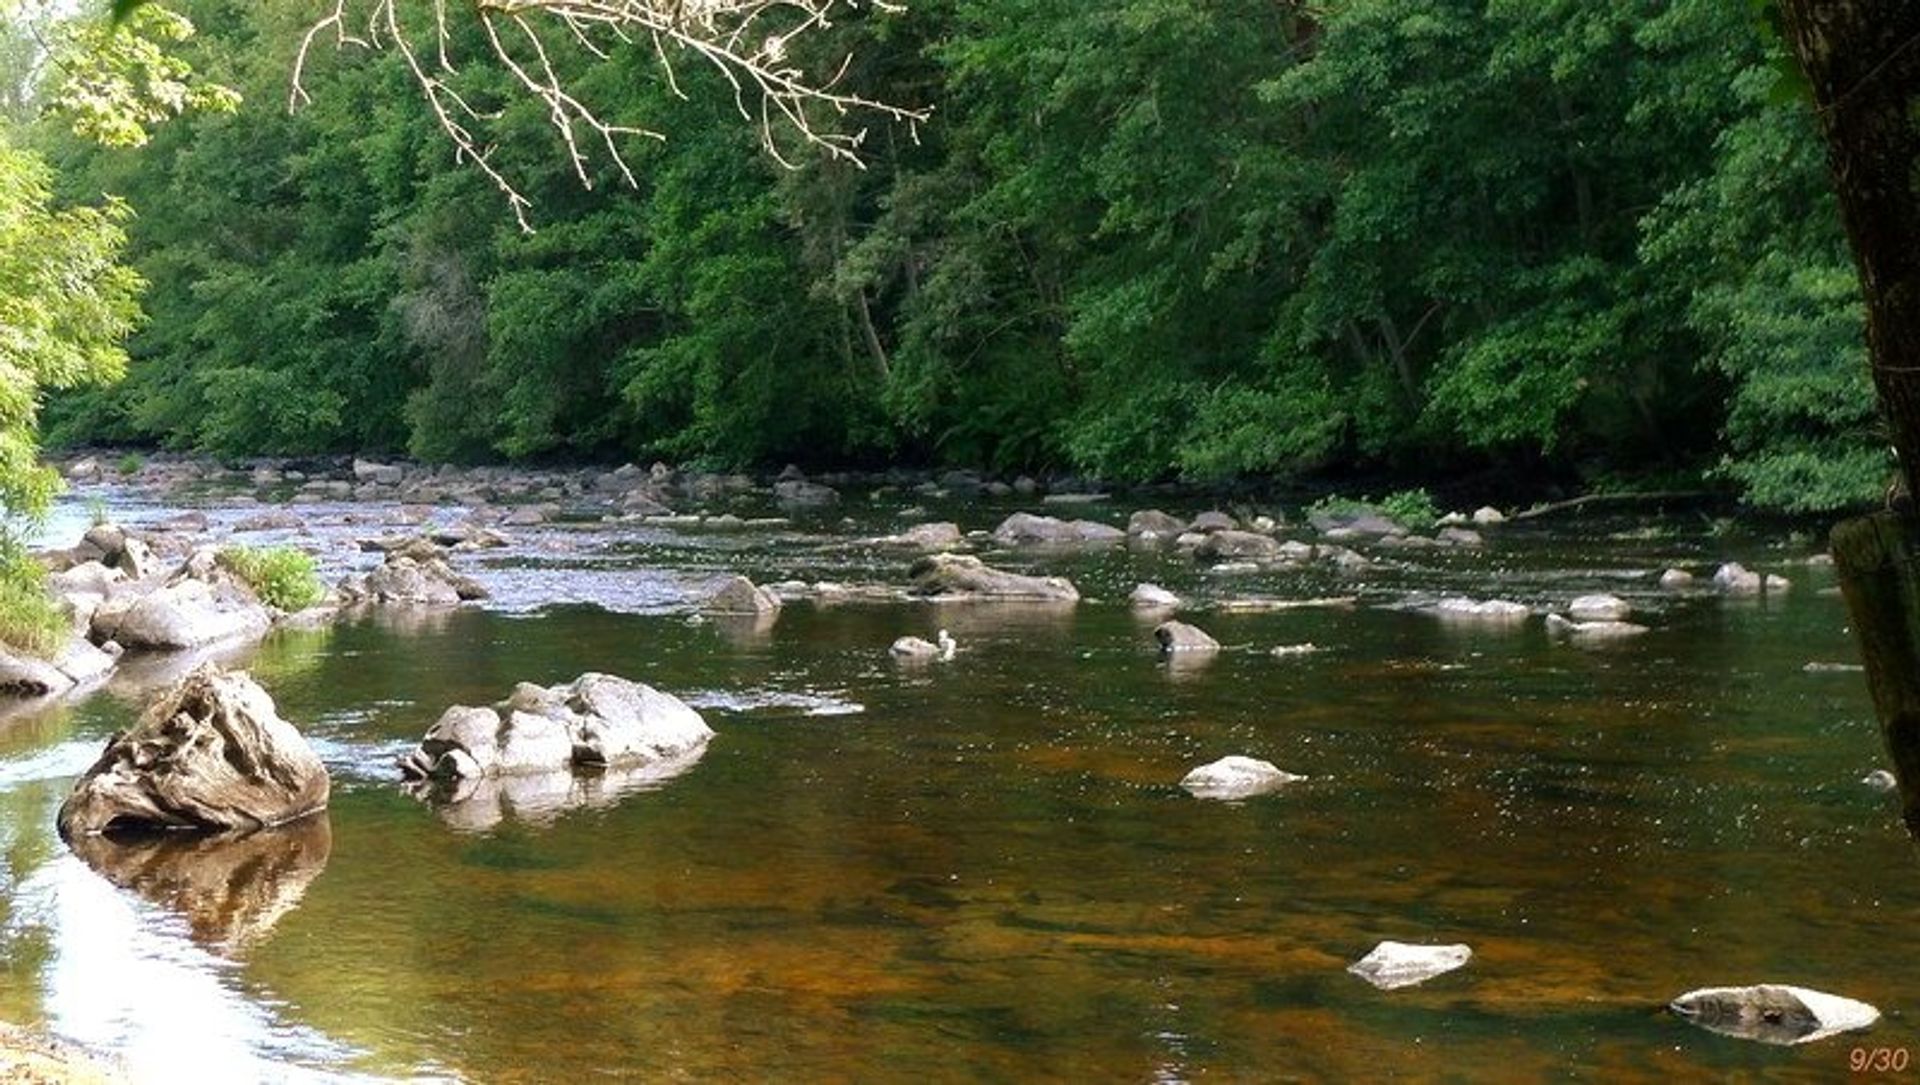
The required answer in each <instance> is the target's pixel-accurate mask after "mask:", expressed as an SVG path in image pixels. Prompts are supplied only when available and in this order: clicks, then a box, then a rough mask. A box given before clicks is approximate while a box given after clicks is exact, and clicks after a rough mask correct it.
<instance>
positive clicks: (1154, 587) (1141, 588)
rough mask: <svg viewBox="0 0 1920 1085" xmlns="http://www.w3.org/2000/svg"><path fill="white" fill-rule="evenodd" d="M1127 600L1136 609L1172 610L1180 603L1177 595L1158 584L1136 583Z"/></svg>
mask: <svg viewBox="0 0 1920 1085" xmlns="http://www.w3.org/2000/svg"><path fill="white" fill-rule="evenodd" d="M1127 602H1128V603H1130V604H1132V605H1133V606H1134V608H1136V609H1138V610H1173V609H1176V608H1177V607H1179V606H1180V605H1181V602H1180V597H1179V596H1177V595H1175V594H1173V593H1172V592H1170V591H1168V590H1167V589H1165V588H1163V587H1161V586H1160V585H1158V584H1140V585H1137V586H1136V587H1135V588H1134V589H1133V594H1132V595H1129V596H1127Z"/></svg>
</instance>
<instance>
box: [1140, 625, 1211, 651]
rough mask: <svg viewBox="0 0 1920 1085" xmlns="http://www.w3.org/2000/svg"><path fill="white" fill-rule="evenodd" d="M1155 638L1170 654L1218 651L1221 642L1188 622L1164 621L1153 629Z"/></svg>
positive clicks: (1162, 649) (1162, 648)
mask: <svg viewBox="0 0 1920 1085" xmlns="http://www.w3.org/2000/svg"><path fill="white" fill-rule="evenodd" d="M1153 639H1154V640H1155V641H1157V642H1159V644H1160V650H1161V651H1162V652H1167V653H1170V654H1178V653H1184V652H1217V651H1219V650H1220V642H1219V641H1217V640H1214V639H1213V638H1212V637H1211V636H1209V635H1207V632H1206V631H1205V630H1203V629H1201V628H1200V627H1199V626H1196V625H1188V624H1187V623H1186V622H1162V623H1160V626H1159V627H1158V628H1156V629H1155V630H1154V631H1153Z"/></svg>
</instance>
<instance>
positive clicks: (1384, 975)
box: [1347, 942, 1473, 991]
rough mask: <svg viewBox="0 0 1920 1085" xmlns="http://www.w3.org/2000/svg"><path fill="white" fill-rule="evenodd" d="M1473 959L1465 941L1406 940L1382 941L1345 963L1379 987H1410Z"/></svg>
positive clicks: (1352, 971)
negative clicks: (1443, 943)
mask: <svg viewBox="0 0 1920 1085" xmlns="http://www.w3.org/2000/svg"><path fill="white" fill-rule="evenodd" d="M1472 959H1473V950H1472V948H1470V947H1468V946H1464V945H1457V944H1456V945H1446V946H1421V945H1411V944H1409V943H1406V942H1382V943H1380V944H1379V945H1377V946H1375V947H1373V952H1371V953H1369V954H1367V955H1366V956H1365V957H1362V958H1360V959H1359V960H1357V961H1355V962H1353V963H1352V964H1350V965H1348V966H1347V971H1349V972H1351V973H1353V974H1354V975H1356V976H1359V977H1360V978H1361V979H1363V980H1366V981H1367V982H1368V983H1371V984H1373V985H1374V986H1375V987H1378V988H1379V989H1381V990H1382V991H1392V990H1396V989H1398V988H1401V987H1411V986H1413V985H1414V984H1416V983H1425V982H1426V981H1427V980H1430V979H1432V978H1433V977H1435V976H1438V975H1442V974H1444V973H1447V972H1451V971H1453V970H1454V969H1456V968H1460V967H1462V966H1464V965H1465V964H1466V963H1467V962H1468V961H1470V960H1472Z"/></svg>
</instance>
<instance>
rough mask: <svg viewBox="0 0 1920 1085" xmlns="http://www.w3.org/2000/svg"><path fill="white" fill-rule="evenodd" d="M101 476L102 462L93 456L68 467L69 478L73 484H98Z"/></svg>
mask: <svg viewBox="0 0 1920 1085" xmlns="http://www.w3.org/2000/svg"><path fill="white" fill-rule="evenodd" d="M100 475H101V470H100V461H99V460H96V459H94V458H93V457H92V456H88V457H86V458H84V459H79V460H75V461H73V462H72V463H71V464H68V465H67V478H68V479H69V480H71V481H73V482H97V481H99V478H100Z"/></svg>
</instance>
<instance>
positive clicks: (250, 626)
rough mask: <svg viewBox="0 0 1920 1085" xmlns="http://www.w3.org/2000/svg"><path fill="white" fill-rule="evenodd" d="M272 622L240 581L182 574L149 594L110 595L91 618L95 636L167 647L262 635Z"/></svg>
mask: <svg viewBox="0 0 1920 1085" xmlns="http://www.w3.org/2000/svg"><path fill="white" fill-rule="evenodd" d="M272 624H273V619H272V616H271V615H270V614H269V613H268V612H267V608H266V607H265V606H263V605H262V604H261V603H260V601H259V600H258V599H256V598H254V596H253V594H252V593H251V592H250V591H247V590H246V589H245V588H243V587H241V586H239V585H238V584H237V583H234V582H231V581H227V582H224V583H220V584H217V585H216V584H213V583H209V582H208V581H207V580H204V579H200V578H199V577H196V576H192V575H182V576H178V577H176V579H174V580H173V581H172V582H170V583H168V584H166V585H164V586H162V587H160V588H157V589H155V590H153V591H151V592H148V593H146V594H143V595H142V594H133V593H127V594H124V595H119V596H115V597H112V598H109V599H108V600H107V601H106V602H104V603H102V604H101V605H100V606H99V608H98V609H96V610H95V611H94V612H93V616H92V622H91V626H92V630H93V637H94V639H95V640H100V641H107V640H112V641H118V642H119V643H121V644H123V645H125V646H127V647H128V648H162V649H178V648H198V647H200V646H202V645H206V644H212V643H214V642H216V641H223V640H237V639H240V638H242V637H258V636H262V635H264V634H265V633H266V631H267V629H268V628H269V627H270V626H271V625H272Z"/></svg>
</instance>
